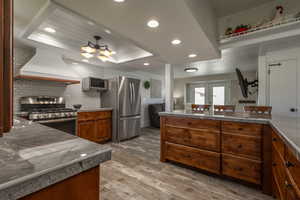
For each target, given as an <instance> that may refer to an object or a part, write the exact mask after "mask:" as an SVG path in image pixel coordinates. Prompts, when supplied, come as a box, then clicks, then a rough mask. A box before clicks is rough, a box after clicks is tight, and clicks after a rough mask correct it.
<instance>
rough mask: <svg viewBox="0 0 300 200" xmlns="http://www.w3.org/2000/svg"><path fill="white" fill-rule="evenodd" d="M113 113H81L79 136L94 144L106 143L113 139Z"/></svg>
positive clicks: (78, 123) (78, 126)
mask: <svg viewBox="0 0 300 200" xmlns="http://www.w3.org/2000/svg"><path fill="white" fill-rule="evenodd" d="M111 118H112V113H111V111H97V112H79V113H78V116H77V135H78V136H79V137H82V138H84V139H87V140H90V141H93V142H99V143H102V142H106V141H108V140H111V138H112V121H111V120H112V119H111Z"/></svg>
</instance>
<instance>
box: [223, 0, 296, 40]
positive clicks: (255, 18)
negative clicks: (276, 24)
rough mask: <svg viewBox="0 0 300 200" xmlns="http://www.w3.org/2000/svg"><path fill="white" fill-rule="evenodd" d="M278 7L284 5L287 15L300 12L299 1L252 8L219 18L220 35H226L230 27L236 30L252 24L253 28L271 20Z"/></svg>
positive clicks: (266, 4) (288, 0)
mask: <svg viewBox="0 0 300 200" xmlns="http://www.w3.org/2000/svg"><path fill="white" fill-rule="evenodd" d="M278 5H282V6H283V7H284V13H285V14H287V15H291V14H295V13H298V12H299V11H300V1H298V0H284V1H276V0H275V1H272V2H269V3H265V4H263V5H261V6H258V7H256V8H251V9H248V10H245V11H242V12H238V13H235V14H232V15H228V16H225V17H222V18H219V20H218V31H219V33H220V35H224V33H225V30H226V29H227V28H228V27H232V28H233V29H235V27H236V26H237V25H240V24H251V25H252V26H253V25H256V24H258V23H260V22H262V21H263V20H271V19H272V18H273V17H274V15H275V11H276V9H275V8H276V6H278Z"/></svg>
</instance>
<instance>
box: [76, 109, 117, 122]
mask: <svg viewBox="0 0 300 200" xmlns="http://www.w3.org/2000/svg"><path fill="white" fill-rule="evenodd" d="M108 118H111V111H98V112H79V113H78V114H77V119H78V121H91V120H98V119H108Z"/></svg>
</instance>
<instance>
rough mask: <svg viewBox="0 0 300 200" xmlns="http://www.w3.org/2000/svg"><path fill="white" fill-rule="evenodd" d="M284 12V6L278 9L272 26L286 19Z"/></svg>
mask: <svg viewBox="0 0 300 200" xmlns="http://www.w3.org/2000/svg"><path fill="white" fill-rule="evenodd" d="M283 11H284V9H283V7H282V6H277V7H276V14H275V16H274V18H273V19H272V20H271V23H272V24H277V23H280V22H281V21H282V20H283V19H284V15H283Z"/></svg>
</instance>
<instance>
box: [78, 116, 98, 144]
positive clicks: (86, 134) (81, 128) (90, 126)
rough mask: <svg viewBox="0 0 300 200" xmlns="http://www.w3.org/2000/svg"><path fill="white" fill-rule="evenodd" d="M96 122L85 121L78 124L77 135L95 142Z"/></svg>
mask: <svg viewBox="0 0 300 200" xmlns="http://www.w3.org/2000/svg"><path fill="white" fill-rule="evenodd" d="M95 128H96V127H95V122H94V121H84V122H79V123H78V124H77V135H78V136H79V137H81V138H84V139H87V140H91V141H95V142H96V138H95Z"/></svg>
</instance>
